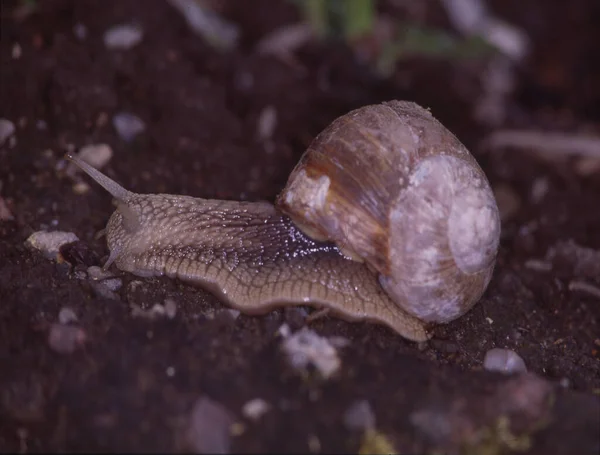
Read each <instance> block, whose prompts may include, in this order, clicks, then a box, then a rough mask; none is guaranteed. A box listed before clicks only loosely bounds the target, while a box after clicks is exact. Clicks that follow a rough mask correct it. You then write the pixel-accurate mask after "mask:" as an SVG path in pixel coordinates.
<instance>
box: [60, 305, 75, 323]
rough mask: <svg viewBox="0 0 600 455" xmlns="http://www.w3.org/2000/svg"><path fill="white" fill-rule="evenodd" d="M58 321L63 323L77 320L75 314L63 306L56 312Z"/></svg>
mask: <svg viewBox="0 0 600 455" xmlns="http://www.w3.org/2000/svg"><path fill="white" fill-rule="evenodd" d="M58 322H59V323H60V324H63V325H67V324H69V323H71V322H77V315H76V314H75V311H73V310H72V309H71V308H69V307H66V306H64V307H62V308H61V309H60V311H59V312H58Z"/></svg>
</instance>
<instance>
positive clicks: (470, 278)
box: [67, 102, 500, 341]
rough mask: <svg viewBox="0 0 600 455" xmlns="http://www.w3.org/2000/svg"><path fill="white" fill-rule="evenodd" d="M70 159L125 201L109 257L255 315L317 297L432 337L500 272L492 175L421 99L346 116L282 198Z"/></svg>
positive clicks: (115, 220)
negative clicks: (248, 196)
mask: <svg viewBox="0 0 600 455" xmlns="http://www.w3.org/2000/svg"><path fill="white" fill-rule="evenodd" d="M67 157H68V158H69V159H70V160H71V161H73V162H74V163H75V164H76V165H78V166H79V167H80V168H81V169H83V170H84V171H85V172H86V173H87V174H88V175H90V176H91V177H92V178H93V179H94V180H96V181H97V182H98V183H99V184H100V185H102V186H103V187H104V188H105V189H106V190H107V191H109V192H110V193H111V194H112V196H113V197H114V198H115V199H116V206H117V209H116V211H115V212H114V213H113V214H112V216H111V217H110V219H109V221H108V224H107V226H106V229H105V233H106V238H107V245H108V248H109V250H110V255H109V258H108V260H107V262H106V263H105V265H104V267H105V268H107V267H109V266H110V265H111V264H115V265H116V267H117V268H119V269H120V270H123V271H127V272H131V273H133V274H136V275H138V276H143V277H149V276H160V275H166V276H168V277H172V278H178V279H181V280H183V281H185V282H188V283H192V284H196V285H199V286H201V287H203V288H205V289H207V290H209V291H211V292H213V293H214V294H216V295H217V296H219V297H220V298H221V299H222V300H223V301H224V302H226V303H228V304H229V305H231V306H232V307H234V308H237V309H239V310H240V311H243V312H245V313H249V314H257V313H264V312H266V311H269V310H271V309H273V308H274V307H277V306H282V305H303V304H306V305H313V306H318V307H325V308H328V309H330V310H332V311H333V313H335V314H337V315H339V316H341V317H342V318H344V319H347V320H350V321H359V320H366V321H374V322H378V323H382V324H385V325H387V326H389V327H391V328H392V329H394V330H395V331H396V332H397V333H399V334H400V335H402V336H404V337H405V338H407V339H410V340H414V341H424V340H426V339H428V338H429V337H430V336H431V334H430V333H429V332H428V330H427V326H428V322H429V321H435V322H446V321H449V320H451V319H453V318H455V317H458V316H459V315H461V314H463V313H464V312H465V311H467V310H468V308H470V307H471V306H472V305H473V304H474V303H475V302H476V301H477V300H478V299H479V297H480V296H481V294H482V293H483V291H484V290H485V288H486V286H487V284H488V282H489V280H490V277H491V274H492V269H493V263H494V258H495V255H496V249H497V247H498V236H499V231H500V226H499V215H498V210H497V207H496V204H495V201H494V198H493V195H492V193H491V191H490V188H489V185H488V183H487V180H486V178H485V176H484V174H483V172H482V171H481V169H480V168H479V166H478V165H477V163H476V162H475V160H474V159H473V158H472V157H471V155H470V154H469V153H468V152H467V150H466V149H465V148H464V147H463V146H462V145H461V144H460V142H458V140H457V139H456V138H455V137H454V136H453V135H452V134H451V133H449V132H448V131H447V130H446V129H445V128H444V127H443V126H442V125H441V124H440V123H438V122H437V121H435V120H434V119H433V117H432V116H431V115H430V114H429V112H428V111H426V110H424V109H422V108H421V107H419V106H417V105H416V104H413V103H405V102H390V103H383V104H381V105H376V106H366V107H363V108H361V109H358V110H356V111H353V112H350V113H349V114H347V115H345V116H342V117H340V118H339V119H337V120H336V121H334V122H333V123H332V124H331V126H329V127H328V128H327V129H326V130H325V131H324V132H323V133H322V134H321V135H319V136H318V137H317V138H316V139H315V141H314V142H313V144H312V145H311V146H310V147H309V149H308V150H307V152H306V154H305V155H304V156H303V157H302V159H301V160H300V162H299V164H298V165H297V167H296V168H295V169H294V171H293V172H292V174H291V176H290V179H289V181H288V184H287V186H286V188H285V189H284V190H283V192H282V193H281V194H280V195H279V197H278V200H277V204H276V205H275V206H273V205H272V204H268V203H257V202H237V201H218V200H210V199H201V198H194V197H190V196H181V195H169V194H136V193H133V192H131V191H128V190H126V189H125V188H123V187H121V186H120V185H119V184H118V183H116V182H115V181H113V180H111V179H110V178H108V177H107V176H106V175H104V174H102V173H101V172H100V171H98V170H97V169H94V168H93V167H92V166H90V165H89V164H87V163H85V162H83V161H82V160H81V159H80V158H78V157H76V156H72V155H68V156H67ZM282 212H284V213H282ZM384 290H385V291H386V292H384Z"/></svg>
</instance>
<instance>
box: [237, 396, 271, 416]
mask: <svg viewBox="0 0 600 455" xmlns="http://www.w3.org/2000/svg"><path fill="white" fill-rule="evenodd" d="M269 409H271V406H270V405H269V403H267V402H266V401H265V400H263V399H262V398H255V399H253V400H250V401H248V402H247V403H246V404H244V406H243V407H242V414H244V416H245V417H246V418H248V419H250V420H254V421H256V420H258V419H260V418H261V417H262V416H263V415H264V414H266V413H267V412H268V411H269Z"/></svg>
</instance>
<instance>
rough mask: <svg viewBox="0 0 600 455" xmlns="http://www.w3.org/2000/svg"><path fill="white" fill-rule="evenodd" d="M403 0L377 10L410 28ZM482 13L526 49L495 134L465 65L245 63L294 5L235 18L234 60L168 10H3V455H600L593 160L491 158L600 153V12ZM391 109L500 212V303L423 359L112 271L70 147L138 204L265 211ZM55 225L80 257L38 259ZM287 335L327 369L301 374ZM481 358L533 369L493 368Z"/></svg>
mask: <svg viewBox="0 0 600 455" xmlns="http://www.w3.org/2000/svg"><path fill="white" fill-rule="evenodd" d="M215 3H218V2H215ZM399 3H400V2H393V1H391V0H390V1H386V2H381V5H380V8H381V9H382V11H384V12H386V13H387V14H389V15H391V16H392V17H397V18H400V19H402V18H403V17H404V16H403V15H405V14H406V12H405V10H403V9H402V8H400V7H398V4H399ZM26 4H29V7H31V5H33V8H34V9H33V12H32V13H31V14H27V15H25V14H22V12H23V11H24V10H23V8H24V5H26ZM490 8H491V9H492V10H493V11H494V13H495V14H497V15H498V16H499V17H501V18H502V19H504V20H507V21H509V22H511V23H513V24H514V25H516V26H518V27H520V28H521V29H522V30H525V31H526V33H527V35H528V37H529V39H530V40H531V55H530V56H529V57H528V58H527V59H526V60H524V61H523V62H522V63H521V64H520V65H519V66H518V68H517V69H516V70H515V78H516V81H515V84H516V87H515V90H514V92H512V93H511V94H510V97H509V99H508V100H507V101H506V109H507V111H506V116H505V118H504V120H503V121H502V122H501V123H500V124H499V125H495V126H493V127H491V126H490V125H489V124H488V125H486V124H484V123H483V122H481V121H478V120H477V119H476V118H475V116H474V115H473V112H474V110H473V106H474V105H475V103H476V102H477V100H478V99H479V98H480V96H481V93H482V91H483V88H482V87H481V83H480V75H481V73H482V72H483V71H484V69H485V66H484V65H483V64H482V63H481V61H479V60H477V59H464V60H461V61H459V62H456V61H453V60H452V59H448V58H430V57H422V56H408V57H406V58H404V59H401V60H399V61H398V62H397V63H396V65H395V71H394V72H393V73H392V75H391V76H389V77H382V76H381V75H380V74H378V73H376V72H375V71H373V69H372V67H369V65H368V64H366V63H365V62H364V61H361V60H360V59H358V58H356V55H355V53H354V52H353V51H352V50H351V48H350V47H348V46H347V45H344V44H343V43H340V42H336V41H311V42H308V43H306V44H305V45H303V46H301V47H300V48H299V49H298V50H296V51H294V52H293V53H292V54H290V55H287V56H283V57H282V56H277V55H265V54H261V53H259V52H257V50H256V47H257V44H258V43H259V42H260V40H261V39H263V38H264V37H265V36H267V35H268V34H269V33H271V32H273V31H275V30H277V29H279V28H280V27H283V26H286V25H291V24H294V23H297V22H298V21H299V20H300V16H299V13H298V10H297V8H296V6H295V5H294V3H293V2H290V1H272V0H268V1H267V0H259V1H253V2H233V1H228V2H222V4H221V6H220V9H219V14H221V15H222V16H223V17H224V18H226V19H227V20H229V21H231V22H232V23H235V24H236V26H237V27H239V31H240V36H241V38H240V42H239V44H238V46H237V47H236V48H234V49H231V50H223V49H218V48H215V47H214V46H211V45H210V44H209V43H208V42H206V40H204V39H202V38H201V37H199V36H198V35H196V34H194V33H193V32H192V31H191V30H190V28H189V27H188V26H187V24H186V22H185V20H184V19H183V17H182V16H181V15H180V14H179V13H178V12H177V11H176V10H175V9H174V8H173V7H172V6H171V5H170V4H169V2H167V1H161V0H146V1H144V2H140V1H137V0H121V1H112V0H111V1H107V0H103V1H92V0H89V1H88V0H86V1H75V0H70V1H67V0H48V1H44V2H41V1H39V2H25V1H23V2H17V1H3V2H2V5H1V15H2V16H1V20H2V24H1V34H2V39H1V43H0V58H1V86H0V100H1V101H0V117H2V118H5V119H8V120H10V121H11V122H12V123H13V124H14V126H15V131H14V133H13V134H12V135H11V137H9V138H7V139H6V140H5V141H4V143H3V144H0V215H1V216H0V449H1V450H2V451H11V452H16V451H21V452H42V451H83V450H86V451H103V450H106V451H152V452H156V451H159V452H167V451H196V452H212V453H214V452H219V451H221V452H227V451H232V452H257V451H282V452H305V453H306V452H312V453H319V452H330V453H331V452H348V453H350V452H359V451H360V452H361V453H385V452H388V451H397V452H399V453H433V452H434V451H435V453H441V452H444V453H494V454H495V453H511V452H515V453H535V454H538V453H539V454H550V453H565V454H567V453H570V454H572V453H578V454H588V453H589V454H592V453H598V450H600V436H599V434H598V428H600V415H599V414H600V398H599V391H600V330H599V327H598V322H599V316H600V295H599V292H600V291H598V290H599V289H600V271H599V269H600V265H599V264H600V262H599V261H597V259H598V257H600V253H599V252H600V204H599V202H598V200H599V195H600V166H598V164H597V161H596V162H595V163H596V164H595V167H594V161H593V160H591V161H590V160H589V159H588V161H585V162H584V161H581V160H579V159H576V158H574V157H573V156H566V157H565V158H561V159H560V160H557V159H552V160H549V159H547V157H544V156H543V155H544V152H543V151H541V152H540V151H537V152H536V153H528V152H527V151H524V150H521V149H514V150H513V149H510V150H508V149H501V150H499V149H494V148H493V147H488V146H486V145H485V144H486V143H485V141H484V139H485V138H486V137H487V135H488V134H489V133H491V132H493V131H494V130H497V129H510V128H517V127H518V128H531V129H538V130H545V131H563V132H570V133H581V134H584V133H586V132H591V133H594V132H595V133H596V136H597V135H598V130H599V126H600V83H599V82H598V81H600V67H599V66H598V62H600V29H599V28H598V27H597V24H598V20H600V8H599V5H598V4H597V2H596V1H595V0H578V1H573V2H569V4H568V5H567V4H566V3H565V4H562V2H546V1H545V0H535V1H529V2H519V1H512V0H511V1H499V0H498V1H492V2H490ZM426 11H427V12H426V14H424V15H422V17H421V21H422V22H423V23H426V24H429V25H435V26H438V27H446V28H449V27H450V26H449V23H448V19H447V17H446V16H445V14H444V12H443V10H442V9H441V7H440V6H439V5H438V3H437V2H431V4H430V5H429V4H428V7H427V8H426ZM119 24H136V25H137V26H139V27H141V29H142V30H143V31H144V32H143V37H142V38H141V41H140V42H139V43H138V44H137V45H135V46H134V47H133V48H131V49H127V50H119V49H117V50H115V49H109V48H107V46H106V45H105V43H104V40H103V34H104V32H105V31H106V30H108V29H109V28H111V27H113V26H115V25H119ZM567 37H568V39H567ZM389 99H406V100H411V101H415V102H417V103H419V104H421V105H423V106H426V107H428V108H430V109H431V110H432V113H433V114H434V115H435V116H436V117H437V118H438V119H439V120H440V121H441V122H442V123H443V124H444V125H445V126H446V127H448V128H449V129H450V130H451V131H453V132H454V133H455V134H456V135H457V136H458V137H459V138H460V140H461V141H462V142H463V143H464V144H465V145H466V146H467V148H469V149H470V150H471V152H472V153H473V155H474V156H475V157H476V159H477V160H478V162H479V163H480V165H481V167H482V168H483V170H484V172H485V173H486V175H487V176H488V178H489V180H490V183H491V185H492V187H493V188H494V191H495V192H496V195H497V198H498V202H499V205H500V208H501V211H502V213H503V221H502V237H501V244H500V249H499V254H498V260H497V264H496V268H495V271H494V276H493V279H492V281H491V284H490V286H489V288H488V290H487V291H486V293H485V295H484V296H483V298H482V299H481V301H480V302H479V303H478V304H477V305H476V306H475V307H474V308H473V310H472V311H470V312H469V313H468V314H467V315H465V316H464V317H462V318H460V319H458V320H456V321H454V322H452V323H450V324H448V325H443V326H439V327H437V328H436V329H435V332H434V337H433V339H432V340H430V341H429V342H427V343H423V344H417V343H413V342H410V341H407V340H404V339H402V338H401V337H399V336H398V335H397V334H395V333H394V332H392V331H391V330H390V329H388V328H386V327H383V326H379V325H375V324H369V323H349V322H344V321H342V320H339V319H337V318H335V317H333V316H330V315H324V316H321V317H318V316H317V317H314V315H315V313H314V309H312V308H305V307H302V306H299V307H295V308H286V309H280V310H275V311H272V312H269V313H268V314H264V315H244V314H239V313H238V312H235V311H231V310H230V309H228V307H227V306H226V305H225V304H223V303H222V302H220V301H219V300H218V299H217V298H216V297H214V296H213V295H211V294H210V293H208V292H206V291H203V290H200V289H196V288H193V287H191V286H188V285H185V284H182V283H180V282H177V281H173V280H170V279H167V278H154V279H142V278H137V277H134V276H132V275H130V274H124V273H120V272H119V271H118V270H116V269H111V270H110V273H111V274H112V276H105V275H103V272H102V271H101V270H100V269H98V266H101V265H102V264H103V263H104V261H105V260H106V257H107V254H108V250H107V248H106V245H105V242H104V239H103V238H98V237H97V233H98V231H101V230H102V229H103V228H104V227H105V225H106V222H107V220H108V218H109V216H110V214H111V213H112V212H113V210H114V207H113V206H112V205H111V199H110V196H109V195H108V194H107V193H106V192H105V191H104V190H102V189H101V188H100V187H99V186H97V185H96V184H94V183H92V182H91V181H90V180H89V179H87V178H86V177H84V176H83V175H82V174H81V173H77V172H75V171H74V170H73V168H71V167H69V166H68V165H67V162H66V161H65V160H64V154H65V153H66V152H68V151H76V150H79V149H81V148H82V147H83V146H85V145H89V144H108V145H109V146H110V148H111V149H112V151H113V155H112V158H111V159H110V161H109V162H108V164H106V165H105V166H104V167H103V171H104V172H106V173H107V174H108V175H109V176H110V177H111V178H114V179H115V180H116V181H118V182H119V183H120V184H122V185H123V186H125V187H126V188H128V189H130V190H132V191H135V192H138V193H172V194H188V195H193V196H198V197H205V198H219V199H234V200H249V201H273V200H274V199H275V197H276V195H277V194H278V192H279V191H281V189H282V188H283V186H284V184H285V181H286V178H287V175H288V174H289V172H290V171H291V170H292V168H293V166H294V165H295V163H296V162H297V160H298V159H299V157H300V156H301V154H302V152H303V151H304V149H305V148H306V147H307V145H308V144H309V143H310V141H311V140H312V138H314V136H315V135H316V134H318V132H319V131H321V130H322V129H323V128H325V127H326V126H327V125H328V124H329V123H330V122H331V121H332V120H333V119H335V118H336V117H338V116H340V115H342V114H344V113H346V112H348V111H349V110H351V109H354V108H357V107H360V106H362V105H365V104H371V103H375V102H379V101H383V100H389ZM122 113H131V114H134V115H135V116H136V117H137V118H139V119H141V120H142V121H143V127H142V128H141V129H140V130H139V133H138V134H134V135H133V136H132V137H127V136H126V135H123V134H121V135H119V134H118V132H117V129H116V126H115V124H114V122H113V118H114V116H115V115H117V114H122ZM265 118H267V120H265ZM269 122H270V125H269V124H268V123H269ZM265 123H267V125H265ZM596 147H597V146H596ZM596 150H597V148H596ZM596 160H598V157H596ZM590 162H591V164H590ZM582 163H587V164H586V165H585V166H584V165H583V164H582ZM43 230H46V231H65V232H72V233H74V234H75V235H76V236H77V237H78V239H79V240H78V241H76V242H74V243H70V244H68V245H66V246H64V247H63V248H62V249H61V250H60V252H59V253H56V254H54V255H51V256H48V255H44V254H43V253H41V252H40V251H37V250H35V249H32V248H30V247H28V246H27V244H26V240H27V239H28V237H29V236H30V235H31V234H32V233H34V232H37V231H43ZM94 266H96V267H94ZM90 267H91V268H90ZM98 278H100V279H98ZM111 280H112V281H111ZM298 334H300V335H302V337H303V338H298V339H295V338H294V339H293V340H294V341H295V342H297V343H300V344H301V345H302V344H303V343H304V345H306V344H310V345H311V346H313V345H312V344H311V343H315V344H314V346H317V347H318V346H322V348H319V349H320V351H319V349H317V347H314V349H313V350H317V351H319V352H320V355H321V356H324V357H323V358H319V359H317V360H314V359H313V362H312V363H310V362H309V365H308V366H306V365H304V364H303V363H302V362H301V361H299V360H298V354H296V357H294V356H292V357H288V355H287V354H286V352H287V351H286V348H289V345H290V344H291V342H290V341H289V340H290V339H291V337H293V336H296V335H298ZM298 340H299V341H298ZM492 348H507V349H511V350H513V351H515V352H516V353H518V354H519V355H520V356H521V357H522V359H523V360H524V362H525V365H526V367H527V370H528V372H527V373H522V374H516V375H504V374H501V373H497V372H491V371H486V370H485V369H484V368H483V359H484V356H485V353H486V352H487V351H488V350H490V349H492ZM323 352H325V353H323ZM294 359H295V360H294ZM332 371H333V373H332V374H329V372H332ZM324 372H325V373H326V374H324Z"/></svg>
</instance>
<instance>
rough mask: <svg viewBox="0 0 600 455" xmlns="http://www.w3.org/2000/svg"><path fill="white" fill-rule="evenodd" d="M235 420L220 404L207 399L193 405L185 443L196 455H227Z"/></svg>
mask: <svg viewBox="0 0 600 455" xmlns="http://www.w3.org/2000/svg"><path fill="white" fill-rule="evenodd" d="M234 422H235V419H234V417H233V415H232V414H231V413H230V412H229V411H228V410H227V409H225V407H223V406H222V405H221V404H220V403H217V402H216V401H213V400H211V399H210V398H207V397H202V398H199V399H198V400H197V401H196V403H195V404H194V408H193V409H192V413H191V416H190V420H189V425H188V428H187V432H186V442H187V444H188V445H189V447H190V448H191V449H192V450H194V452H196V453H229V451H230V446H231V433H230V431H231V427H232V425H233V424H234Z"/></svg>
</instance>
